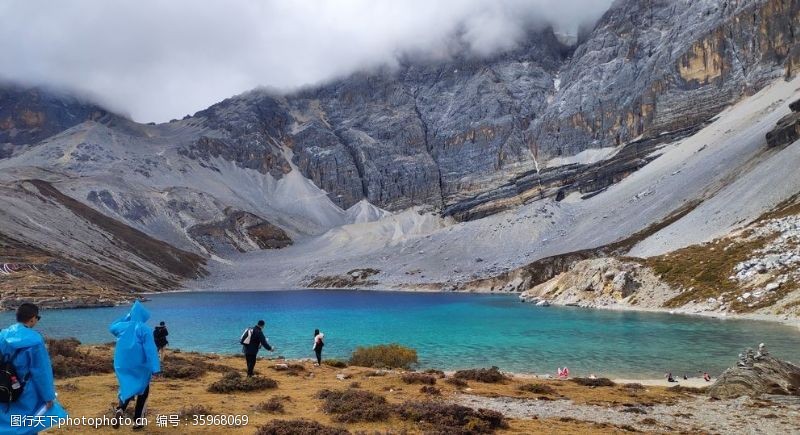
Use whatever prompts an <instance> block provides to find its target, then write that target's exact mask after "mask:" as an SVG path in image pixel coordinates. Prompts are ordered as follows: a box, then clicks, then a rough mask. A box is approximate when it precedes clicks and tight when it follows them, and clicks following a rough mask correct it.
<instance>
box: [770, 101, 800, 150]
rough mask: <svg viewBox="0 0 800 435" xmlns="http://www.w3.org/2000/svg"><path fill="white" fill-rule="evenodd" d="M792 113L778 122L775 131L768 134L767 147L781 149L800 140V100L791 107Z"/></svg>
mask: <svg viewBox="0 0 800 435" xmlns="http://www.w3.org/2000/svg"><path fill="white" fill-rule="evenodd" d="M789 108H790V109H791V110H792V113H790V114H788V115H786V116H784V117H783V118H781V120H780V121H778V125H777V126H775V129H774V130H772V131H770V132H769V133H767V145H769V146H770V147H773V148H775V147H780V146H784V145H789V144H791V143H794V142H795V141H797V140H800V100H797V101H795V102H794V103H792V104H790V105H789Z"/></svg>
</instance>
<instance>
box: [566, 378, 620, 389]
mask: <svg viewBox="0 0 800 435" xmlns="http://www.w3.org/2000/svg"><path fill="white" fill-rule="evenodd" d="M571 381H572V382H575V383H576V384H578V385H583V386H584V387H613V386H614V385H617V384H615V383H614V382H613V381H612V380H611V379H608V378H597V379H592V378H572V379H571Z"/></svg>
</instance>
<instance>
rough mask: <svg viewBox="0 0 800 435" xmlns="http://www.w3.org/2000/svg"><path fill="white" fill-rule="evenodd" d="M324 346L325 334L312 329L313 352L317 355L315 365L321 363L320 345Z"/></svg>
mask: <svg viewBox="0 0 800 435" xmlns="http://www.w3.org/2000/svg"><path fill="white" fill-rule="evenodd" d="M323 346H325V334H323V333H321V332H319V329H315V330H314V347H313V349H314V353H315V354H316V355H317V365H320V364H322V347H323Z"/></svg>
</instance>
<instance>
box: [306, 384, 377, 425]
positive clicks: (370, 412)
mask: <svg viewBox="0 0 800 435" xmlns="http://www.w3.org/2000/svg"><path fill="white" fill-rule="evenodd" d="M317 397H319V398H320V399H322V400H324V403H323V405H322V409H323V411H325V412H328V413H331V414H336V416H335V417H334V420H336V421H338V422H340V423H356V422H362V421H385V420H386V419H388V418H389V414H390V412H391V408H390V407H389V404H388V403H387V402H386V398H385V397H383V396H381V395H378V394H375V393H371V392H369V391H361V390H353V389H350V390H342V391H332V390H322V391H320V392H319V393H317Z"/></svg>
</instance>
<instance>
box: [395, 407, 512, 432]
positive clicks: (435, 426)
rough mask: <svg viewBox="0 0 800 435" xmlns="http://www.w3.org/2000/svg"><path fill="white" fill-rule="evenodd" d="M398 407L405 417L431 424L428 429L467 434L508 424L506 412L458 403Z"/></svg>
mask: <svg viewBox="0 0 800 435" xmlns="http://www.w3.org/2000/svg"><path fill="white" fill-rule="evenodd" d="M395 410H396V412H397V414H398V416H399V417H400V418H401V419H403V420H407V421H413V422H415V423H423V424H424V425H425V426H428V429H429V430H428V431H426V432H436V433H447V434H465V435H466V434H482V433H492V432H494V431H495V430H497V429H502V428H507V427H508V424H507V423H506V421H505V418H504V417H503V414H501V413H499V412H497V411H490V410H487V409H478V410H474V409H472V408H467V407H466V406H461V405H455V404H444V403H439V402H405V403H403V404H400V405H397V406H395Z"/></svg>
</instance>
